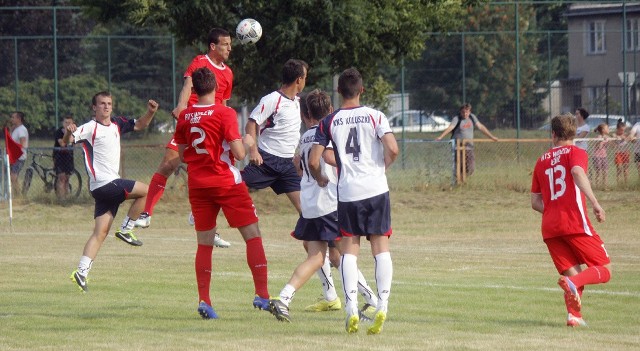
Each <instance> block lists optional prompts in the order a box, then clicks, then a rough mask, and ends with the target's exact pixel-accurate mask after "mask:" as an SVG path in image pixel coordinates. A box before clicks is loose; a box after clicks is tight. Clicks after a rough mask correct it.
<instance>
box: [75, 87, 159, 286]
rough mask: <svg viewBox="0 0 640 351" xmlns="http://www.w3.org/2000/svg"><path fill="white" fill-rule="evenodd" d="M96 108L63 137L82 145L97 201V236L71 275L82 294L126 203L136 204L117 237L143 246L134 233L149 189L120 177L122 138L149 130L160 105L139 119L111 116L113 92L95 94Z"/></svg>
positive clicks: (149, 104) (151, 104) (150, 105)
mask: <svg viewBox="0 0 640 351" xmlns="http://www.w3.org/2000/svg"><path fill="white" fill-rule="evenodd" d="M92 109H93V111H94V113H95V117H94V119H93V120H91V121H89V122H87V123H85V124H83V125H81V126H80V127H78V126H76V125H75V123H71V124H70V125H69V126H67V129H66V131H65V134H64V136H63V138H62V141H63V142H64V144H65V145H67V144H69V142H70V141H71V137H72V136H73V141H74V143H81V144H82V146H83V147H82V149H83V151H84V159H85V166H86V168H87V174H88V175H89V190H90V191H91V196H93V198H94V199H95V210H94V218H95V224H94V228H93V233H92V234H91V236H90V237H89V240H87V243H86V244H85V246H84V250H83V252H82V257H81V258H80V263H79V264H78V269H76V270H74V271H73V272H72V273H71V280H72V281H74V282H75V283H76V284H77V285H78V287H79V288H80V290H81V291H82V292H87V291H88V287H87V275H88V274H89V271H90V270H91V266H92V264H93V261H94V260H95V258H96V256H97V255H98V251H99V250H100V247H101V246H102V243H103V242H104V239H106V237H107V235H108V234H109V229H110V228H111V224H112V223H113V219H114V217H115V216H116V214H117V213H118V207H119V206H120V204H121V203H122V202H124V201H125V200H128V199H133V200H134V201H133V203H132V204H131V207H130V208H129V211H128V212H127V216H125V218H124V221H123V222H122V226H121V227H120V229H119V230H118V231H116V234H115V235H116V237H117V238H118V239H120V240H122V241H124V242H125V243H127V244H129V245H133V246H141V245H142V242H141V241H140V240H138V239H137V238H136V236H135V235H134V234H133V231H132V230H133V227H134V223H135V221H136V219H137V218H138V216H140V213H141V212H142V209H143V207H144V203H145V200H146V197H147V191H148V186H147V184H144V183H141V182H138V181H135V180H129V179H122V178H120V174H119V173H118V172H119V170H120V136H121V135H122V134H124V133H128V132H132V131H140V130H143V129H145V128H146V127H147V126H148V125H149V123H151V120H152V119H153V116H154V115H155V113H156V111H157V110H158V103H157V102H155V101H153V100H149V101H148V102H147V112H146V113H145V114H144V115H143V116H142V117H140V118H139V119H137V120H134V119H128V118H125V117H111V112H112V110H113V99H112V97H111V94H110V93H109V92H106V91H102V92H99V93H97V94H96V95H94V97H93V99H92Z"/></svg>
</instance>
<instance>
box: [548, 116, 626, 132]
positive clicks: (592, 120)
mask: <svg viewBox="0 0 640 351" xmlns="http://www.w3.org/2000/svg"><path fill="white" fill-rule="evenodd" d="M620 118H622V121H623V122H624V124H625V125H626V126H627V127H631V123H629V122H628V121H627V120H626V119H625V118H624V116H621V115H609V123H608V125H609V130H610V131H612V132H613V131H614V130H615V129H616V125H617V124H618V119H620ZM585 122H587V124H588V125H589V129H590V130H591V131H592V132H593V131H594V130H595V129H596V127H598V125H600V124H601V123H607V115H601V114H593V115H589V117H588V118H587V119H586V120H585ZM538 129H540V130H551V124H550V123H545V124H543V125H542V127H540V128H538Z"/></svg>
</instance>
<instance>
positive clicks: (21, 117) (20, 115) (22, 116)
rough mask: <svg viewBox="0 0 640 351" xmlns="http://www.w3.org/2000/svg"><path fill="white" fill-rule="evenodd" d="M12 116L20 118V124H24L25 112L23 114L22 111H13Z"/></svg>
mask: <svg viewBox="0 0 640 351" xmlns="http://www.w3.org/2000/svg"><path fill="white" fill-rule="evenodd" d="M11 114H12V115H16V116H18V118H20V122H21V123H24V112H22V111H13V113H11Z"/></svg>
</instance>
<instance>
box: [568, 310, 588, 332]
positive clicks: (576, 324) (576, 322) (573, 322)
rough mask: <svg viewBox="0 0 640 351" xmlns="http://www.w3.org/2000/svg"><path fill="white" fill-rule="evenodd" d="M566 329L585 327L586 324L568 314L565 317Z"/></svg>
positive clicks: (582, 320) (579, 318)
mask: <svg viewBox="0 0 640 351" xmlns="http://www.w3.org/2000/svg"><path fill="white" fill-rule="evenodd" d="M567 327H573V328H575V327H587V322H585V321H584V319H582V318H581V317H576V316H574V315H572V314H571V313H569V314H568V315H567Z"/></svg>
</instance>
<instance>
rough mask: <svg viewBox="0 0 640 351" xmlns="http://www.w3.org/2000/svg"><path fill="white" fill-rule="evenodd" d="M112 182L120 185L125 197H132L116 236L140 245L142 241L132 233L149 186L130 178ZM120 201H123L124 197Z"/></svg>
mask: <svg viewBox="0 0 640 351" xmlns="http://www.w3.org/2000/svg"><path fill="white" fill-rule="evenodd" d="M114 182H115V184H117V185H118V186H120V187H121V189H122V192H123V194H124V195H125V196H126V198H125V199H127V200H128V199H133V203H131V206H130V207H129V211H128V212H127V215H126V216H125V217H124V219H123V220H122V225H121V226H120V229H118V231H116V237H117V238H118V239H120V240H122V241H124V242H126V243H127V244H129V245H133V246H141V245H142V241H140V240H138V238H137V237H136V235H135V234H134V233H133V228H134V226H135V223H136V218H138V217H139V216H140V212H142V208H143V207H144V203H145V200H146V197H147V191H148V189H149V187H148V186H147V184H145V183H141V182H137V181H135V180H130V179H116V180H115V181H114ZM122 201H124V199H123V200H122Z"/></svg>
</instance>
